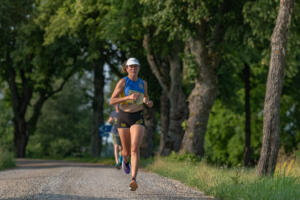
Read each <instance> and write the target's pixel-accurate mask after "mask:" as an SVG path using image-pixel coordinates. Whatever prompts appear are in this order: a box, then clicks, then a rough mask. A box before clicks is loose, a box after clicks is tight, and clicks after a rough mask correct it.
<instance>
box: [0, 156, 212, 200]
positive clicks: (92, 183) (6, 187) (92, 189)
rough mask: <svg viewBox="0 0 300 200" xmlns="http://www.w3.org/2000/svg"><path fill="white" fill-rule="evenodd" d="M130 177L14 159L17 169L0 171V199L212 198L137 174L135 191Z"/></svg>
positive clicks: (91, 167)
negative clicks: (131, 189) (130, 185)
mask: <svg viewBox="0 0 300 200" xmlns="http://www.w3.org/2000/svg"><path fill="white" fill-rule="evenodd" d="M129 180H130V176H129V175H125V174H124V173H123V171H122V170H117V169H115V168H113V167H111V166H106V165H100V164H91V163H74V162H64V161H45V160H28V159H18V160H17V167H16V168H14V169H11V170H5V171H1V172H0V200H4V199H7V200H21V199H26V200H27V199H28V200H29V199H47V200H54V199H55V200H56V199H68V200H69V199H76V200H102V199H151V200H153V199H172V200H173V199H201V200H202V199H210V200H211V199H213V198H212V197H207V196H205V195H204V194H203V193H201V192H199V191H198V190H195V189H193V188H190V187H187V186H185V185H183V184H181V183H180V182H178V181H175V180H171V179H167V178H164V177H161V176H159V175H157V174H154V173H149V172H145V171H143V170H141V171H139V174H138V179H137V180H138V184H139V188H138V189H137V190H136V191H130V190H129V187H128V185H129Z"/></svg>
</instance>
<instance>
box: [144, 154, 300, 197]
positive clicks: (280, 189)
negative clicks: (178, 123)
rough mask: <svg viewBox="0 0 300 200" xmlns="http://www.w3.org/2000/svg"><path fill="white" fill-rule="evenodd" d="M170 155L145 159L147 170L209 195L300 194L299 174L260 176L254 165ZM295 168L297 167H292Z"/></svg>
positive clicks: (282, 195) (261, 195)
mask: <svg viewBox="0 0 300 200" xmlns="http://www.w3.org/2000/svg"><path fill="white" fill-rule="evenodd" d="M182 158H184V157H181V156H179V155H175V154H173V155H171V156H169V157H164V158H156V159H155V160H152V161H151V160H147V161H146V162H144V161H143V162H144V163H143V162H142V164H141V165H142V166H143V165H144V167H145V168H146V169H147V170H150V171H153V172H155V173H158V174H160V175H162V176H165V177H169V178H173V179H176V180H179V181H181V182H183V183H185V184H187V185H189V186H192V187H195V188H197V189H199V190H201V191H203V192H205V193H206V194H208V195H212V196H215V197H216V198H218V199H224V200H227V199H228V200H229V199H230V200H235V199H238V200H252V199H253V200H257V199H260V200H261V199H268V200H269V199H272V200H273V199H274V200H277V199H278V200H282V199H289V200H296V199H299V197H300V179H299V174H292V173H290V174H289V175H286V174H285V175H283V174H282V173H277V175H275V176H274V177H264V178H259V177H257V176H256V174H255V170H254V169H245V168H231V169H230V168H222V167H214V166H210V165H208V164H206V163H205V162H203V161H202V162H199V161H197V158H192V157H189V156H188V157H187V159H182ZM292 171H296V170H293V169H292Z"/></svg>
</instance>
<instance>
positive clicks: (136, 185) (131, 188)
mask: <svg viewBox="0 0 300 200" xmlns="http://www.w3.org/2000/svg"><path fill="white" fill-rule="evenodd" d="M129 188H130V190H131V191H135V190H136V189H137V188H138V184H137V182H136V180H135V178H132V179H131V182H130V184H129Z"/></svg>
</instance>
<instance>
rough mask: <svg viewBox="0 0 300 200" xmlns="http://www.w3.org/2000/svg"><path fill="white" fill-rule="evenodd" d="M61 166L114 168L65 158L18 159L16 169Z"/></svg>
mask: <svg viewBox="0 0 300 200" xmlns="http://www.w3.org/2000/svg"><path fill="white" fill-rule="evenodd" d="M60 167H86V168H112V167H113V166H109V165H103V164H99V163H81V162H69V161H63V160H36V159H17V160H16V169H46V168H60Z"/></svg>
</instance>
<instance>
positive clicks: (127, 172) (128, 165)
mask: <svg viewBox="0 0 300 200" xmlns="http://www.w3.org/2000/svg"><path fill="white" fill-rule="evenodd" d="M122 168H123V171H124V172H125V174H129V173H130V164H129V161H128V163H125V162H124V160H123V162H122Z"/></svg>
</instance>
